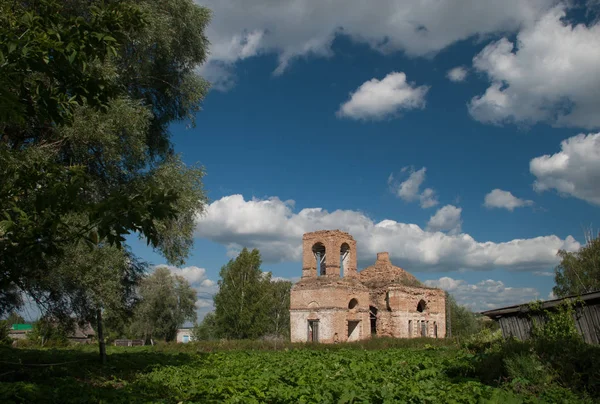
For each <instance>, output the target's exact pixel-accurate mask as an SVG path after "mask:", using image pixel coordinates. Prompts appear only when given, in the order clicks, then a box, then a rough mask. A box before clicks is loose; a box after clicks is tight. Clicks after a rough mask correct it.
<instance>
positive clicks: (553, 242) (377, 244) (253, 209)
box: [196, 195, 580, 271]
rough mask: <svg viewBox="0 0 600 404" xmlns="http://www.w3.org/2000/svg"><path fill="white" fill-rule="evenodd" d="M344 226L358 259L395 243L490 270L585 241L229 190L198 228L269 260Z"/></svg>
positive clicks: (412, 262) (417, 259) (421, 255)
mask: <svg viewBox="0 0 600 404" xmlns="http://www.w3.org/2000/svg"><path fill="white" fill-rule="evenodd" d="M323 229H340V230H342V231H347V232H349V233H350V234H352V235H353V237H354V238H355V239H356V240H357V243H358V251H359V255H358V259H359V263H360V265H362V266H366V265H370V264H371V263H372V262H373V261H374V259H375V256H376V253H377V252H380V251H389V252H390V255H391V257H392V259H393V260H394V262H395V264H396V265H399V266H402V267H406V269H407V270H409V271H435V270H441V271H451V270H459V269H461V268H470V269H474V270H486V269H493V268H506V269H508V270H531V271H535V270H545V269H548V268H549V267H554V266H555V265H556V264H557V263H558V260H557V257H556V252H557V251H558V250H559V249H565V250H568V251H574V250H576V249H578V248H579V247H580V244H579V243H578V242H577V241H576V240H575V239H574V238H573V237H571V236H568V237H567V238H566V239H564V240H563V239H560V238H559V237H557V236H555V235H549V236H543V237H536V238H529V239H514V240H510V241H507V242H502V243H495V242H491V241H484V242H479V241H476V240H475V239H473V237H471V236H470V235H468V234H456V235H448V234H444V233H440V232H430V231H426V230H423V229H421V228H420V227H419V226H418V225H416V224H408V223H399V222H396V221H393V220H382V221H379V222H374V221H373V220H372V219H370V218H369V217H367V216H365V215H364V214H363V213H361V212H357V211H352V210H336V211H333V212H331V213H330V212H328V211H326V210H324V209H322V208H305V209H302V210H300V211H299V212H297V213H296V212H294V210H293V203H292V202H291V201H285V202H284V201H281V200H280V199H278V198H276V197H272V198H269V199H263V200H261V199H252V200H248V201H246V200H244V197H243V196H242V195H230V196H226V197H223V198H221V199H219V200H216V201H214V202H212V203H211V204H210V205H209V206H208V208H207V211H206V213H205V214H204V215H202V216H200V217H198V223H197V229H196V235H197V236H198V237H205V238H208V239H210V240H213V241H215V242H218V243H221V244H223V245H225V246H226V247H227V248H228V249H232V248H240V247H241V246H246V247H248V248H258V249H259V250H260V252H261V255H262V257H263V259H264V260H265V262H283V261H299V260H300V259H301V253H302V235H303V234H304V233H306V232H310V231H316V230H323Z"/></svg>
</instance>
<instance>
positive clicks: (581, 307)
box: [481, 291, 600, 344]
mask: <svg viewBox="0 0 600 404" xmlns="http://www.w3.org/2000/svg"><path fill="white" fill-rule="evenodd" d="M565 300H574V301H575V302H576V305H575V310H574V314H573V317H574V319H575V325H576V327H577V331H579V333H580V334H581V335H582V336H583V340H584V341H585V342H587V343H590V344H599V343H600V291H595V292H590V293H585V294H582V295H580V296H568V297H565V298H562V299H554V300H546V301H543V302H541V308H542V309H543V310H549V311H552V310H553V309H555V308H556V307H557V306H558V305H559V304H561V303H562V302H563V301H565ZM481 314H483V315H484V316H487V317H489V318H491V319H492V320H495V321H497V322H498V323H499V324H500V328H501V329H502V335H503V336H504V337H505V338H507V337H510V336H515V337H517V338H519V339H521V340H525V339H528V338H529V337H530V336H531V329H532V321H535V322H538V321H539V322H540V323H543V322H544V321H545V319H544V315H543V314H542V313H540V314H537V313H532V312H531V309H530V307H529V304H528V303H527V304H519V305H515V306H509V307H503V308H500V309H495V310H488V311H484V312H482V313H481Z"/></svg>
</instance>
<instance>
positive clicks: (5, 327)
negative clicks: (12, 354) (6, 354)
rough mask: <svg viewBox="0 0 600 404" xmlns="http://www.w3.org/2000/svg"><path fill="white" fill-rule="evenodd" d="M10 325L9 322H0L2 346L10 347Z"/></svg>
mask: <svg viewBox="0 0 600 404" xmlns="http://www.w3.org/2000/svg"><path fill="white" fill-rule="evenodd" d="M9 331H10V325H9V324H8V322H7V321H4V320H0V345H10V344H11V343H12V338H10V337H9V336H8V333H9Z"/></svg>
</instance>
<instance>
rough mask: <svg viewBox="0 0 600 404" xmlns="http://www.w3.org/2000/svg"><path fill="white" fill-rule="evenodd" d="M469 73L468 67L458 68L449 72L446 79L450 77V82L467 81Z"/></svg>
mask: <svg viewBox="0 0 600 404" xmlns="http://www.w3.org/2000/svg"><path fill="white" fill-rule="evenodd" d="M467 73H468V70H467V68H466V67H464V66H457V67H455V68H453V69H450V70H448V74H447V75H446V77H448V79H449V80H450V81H454V82H459V81H465V79H466V78H467Z"/></svg>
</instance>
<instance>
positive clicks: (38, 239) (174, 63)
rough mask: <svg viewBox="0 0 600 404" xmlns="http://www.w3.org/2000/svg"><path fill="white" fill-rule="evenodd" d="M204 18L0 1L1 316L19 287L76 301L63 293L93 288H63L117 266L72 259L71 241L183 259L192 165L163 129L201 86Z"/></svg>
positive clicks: (55, 308)
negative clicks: (136, 239) (132, 238)
mask: <svg viewBox="0 0 600 404" xmlns="http://www.w3.org/2000/svg"><path fill="white" fill-rule="evenodd" d="M209 19H210V12H209V10H208V9H206V8H204V7H201V6H198V5H197V4H195V3H194V2H193V1H192V0H135V1H134V0H120V1H117V0H102V1H101V0H66V1H65V0H38V1H35V2H31V1H12V0H0V268H1V269H0V315H1V314H2V313H3V312H8V311H9V310H12V309H13V308H15V307H18V306H19V305H20V304H22V302H21V300H20V296H21V293H22V292H26V293H28V294H31V295H33V296H34V298H35V299H36V300H38V301H44V302H46V308H47V310H49V311H50V312H53V313H54V314H55V315H67V314H68V313H69V312H73V311H77V310H80V311H81V310H87V309H86V308H85V305H83V306H82V302H83V301H84V300H85V299H82V298H76V297H75V295H76V294H77V293H79V295H80V296H86V299H87V298H89V297H90V296H91V295H95V294H96V291H93V290H91V289H89V290H86V291H79V292H75V290H74V289H72V288H71V286H75V285H76V284H77V282H78V281H80V280H81V279H80V278H78V277H79V276H81V277H84V278H85V282H83V283H79V284H80V285H83V284H86V285H88V284H94V281H93V280H92V279H91V276H92V274H95V275H94V276H96V277H97V278H96V284H97V283H98V281H99V280H103V279H109V278H110V279H113V278H112V276H113V275H115V273H114V272H111V271H115V270H116V269H114V268H112V269H109V268H108V266H102V267H96V268H91V267H90V266H89V265H86V264H85V263H83V262H79V261H76V260H74V257H73V255H72V254H71V253H72V252H73V251H77V249H78V248H81V247H80V246H79V245H80V244H81V243H84V244H87V245H88V247H90V248H99V249H101V250H102V251H105V252H111V254H112V253H113V252H114V251H112V250H103V249H104V248H105V247H107V246H108V247H110V246H116V247H122V245H123V244H124V243H125V236H126V235H127V234H131V233H137V234H139V235H140V237H143V238H145V239H146V240H147V241H148V243H149V244H151V245H152V246H153V247H154V248H156V249H157V250H158V251H159V252H161V253H162V254H163V255H164V256H165V258H166V259H167V261H168V262H170V263H173V264H181V263H183V262H184V260H185V258H186V257H187V256H188V253H189V251H190V248H191V246H192V243H193V230H194V218H195V216H196V215H197V214H198V213H200V212H202V210H203V208H204V206H205V203H206V197H205V195H204V191H203V188H202V178H203V175H204V171H203V169H202V168H201V167H197V166H187V165H185V164H184V163H183V162H182V160H181V158H180V157H179V156H177V155H176V154H175V153H174V151H173V145H172V142H171V140H170V133H169V125H170V124H172V123H173V122H178V121H185V120H187V121H189V122H190V123H191V124H192V125H193V124H194V123H195V122H194V117H195V113H196V112H198V111H199V110H200V103H201V101H202V99H203V98H204V96H205V94H206V92H207V90H208V85H207V82H206V81H205V80H204V79H202V78H201V77H200V76H198V75H197V73H196V68H197V66H198V65H199V64H201V63H203V62H204V60H205V58H206V54H207V48H208V41H207V39H206V36H205V34H204V30H205V28H206V25H207V24H208V22H209ZM103 253H104V252H98V253H97V254H103ZM115 257H116V258H117V259H118V254H117V255H115ZM129 259H132V257H131V256H130V257H129ZM59 261H64V262H65V263H66V262H70V263H71V265H72V266H75V265H77V266H78V268H80V271H82V272H86V275H81V274H78V275H76V274H75V272H76V269H75V268H73V270H66V269H65V268H66V267H65V265H67V264H64V265H63V264H59V263H58V262H59ZM59 268H62V269H59ZM118 268H123V267H122V266H118ZM105 271H107V272H105ZM109 274H112V275H110V276H109ZM117 278H118V276H117ZM115 279H116V278H115ZM88 281H90V282H88ZM69 285H71V286H69ZM97 292H98V293H100V294H103V298H102V299H103V304H105V303H106V299H108V297H107V296H106V295H104V293H105V292H106V291H100V290H99V291H97ZM92 300H93V299H92ZM86 301H88V300H86ZM95 302H96V303H98V301H97V300H95ZM96 303H94V304H96ZM76 306H77V307H76Z"/></svg>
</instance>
